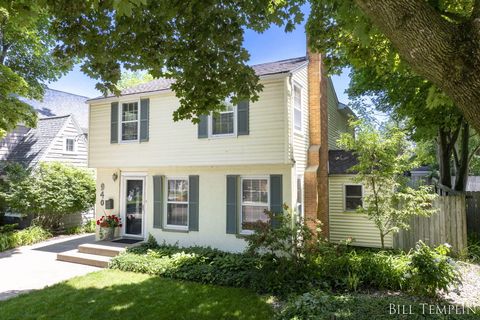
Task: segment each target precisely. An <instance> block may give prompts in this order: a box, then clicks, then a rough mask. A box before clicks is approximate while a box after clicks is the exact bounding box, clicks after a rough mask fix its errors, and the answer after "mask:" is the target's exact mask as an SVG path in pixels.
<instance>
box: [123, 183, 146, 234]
mask: <svg viewBox="0 0 480 320" xmlns="http://www.w3.org/2000/svg"><path fill="white" fill-rule="evenodd" d="M121 197H122V198H121V200H122V201H121V209H120V210H121V211H120V215H121V218H122V222H123V223H122V235H124V236H128V237H135V238H144V235H145V176H123V177H122V195H121Z"/></svg>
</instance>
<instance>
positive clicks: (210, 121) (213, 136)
mask: <svg viewBox="0 0 480 320" xmlns="http://www.w3.org/2000/svg"><path fill="white" fill-rule="evenodd" d="M237 109H238V108H237V106H236V105H234V106H233V133H224V134H213V113H210V115H209V116H208V137H209V138H210V139H217V138H218V139H221V138H231V137H236V136H237ZM219 113H226V112H224V111H222V112H219Z"/></svg>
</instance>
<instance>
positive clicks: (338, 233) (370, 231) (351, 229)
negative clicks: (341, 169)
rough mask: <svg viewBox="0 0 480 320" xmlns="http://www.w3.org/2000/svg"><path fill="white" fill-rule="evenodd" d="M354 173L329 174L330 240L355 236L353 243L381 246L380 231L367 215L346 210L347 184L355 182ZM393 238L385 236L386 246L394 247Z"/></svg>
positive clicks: (335, 240)
mask: <svg viewBox="0 0 480 320" xmlns="http://www.w3.org/2000/svg"><path fill="white" fill-rule="evenodd" d="M353 177H354V175H330V176H329V205H330V207H329V211H330V216H329V217H330V240H331V241H333V242H340V241H343V240H345V239H347V238H350V237H351V238H353V239H354V242H353V245H355V246H362V247H381V241H380V233H379V231H378V229H377V227H376V226H375V225H374V224H373V222H372V221H370V220H368V218H367V217H366V215H362V214H358V213H356V212H345V210H344V186H345V184H357V183H355V182H353ZM392 245H393V238H392V236H391V235H388V236H387V237H386V238H385V247H392Z"/></svg>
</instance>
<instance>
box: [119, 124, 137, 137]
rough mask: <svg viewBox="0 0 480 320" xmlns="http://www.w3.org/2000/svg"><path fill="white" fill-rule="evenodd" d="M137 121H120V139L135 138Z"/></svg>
mask: <svg viewBox="0 0 480 320" xmlns="http://www.w3.org/2000/svg"><path fill="white" fill-rule="evenodd" d="M137 138H138V122H127V123H122V140H127V141H128V140H137Z"/></svg>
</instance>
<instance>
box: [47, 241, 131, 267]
mask: <svg viewBox="0 0 480 320" xmlns="http://www.w3.org/2000/svg"><path fill="white" fill-rule="evenodd" d="M125 249H126V248H125V247H117V246H107V245H100V244H93V243H88V244H81V245H79V246H78V249H74V250H70V251H65V252H62V253H59V254H57V260H60V261H66V262H72V263H79V264H85V265H89V266H94V267H99V268H106V267H107V266H108V263H109V262H110V260H111V259H112V257H115V256H117V255H119V254H120V253H121V252H123V251H125Z"/></svg>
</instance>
